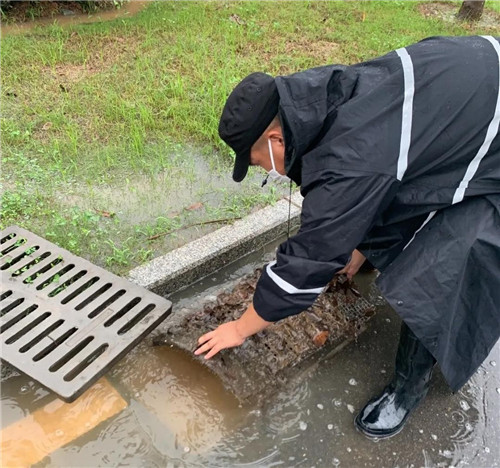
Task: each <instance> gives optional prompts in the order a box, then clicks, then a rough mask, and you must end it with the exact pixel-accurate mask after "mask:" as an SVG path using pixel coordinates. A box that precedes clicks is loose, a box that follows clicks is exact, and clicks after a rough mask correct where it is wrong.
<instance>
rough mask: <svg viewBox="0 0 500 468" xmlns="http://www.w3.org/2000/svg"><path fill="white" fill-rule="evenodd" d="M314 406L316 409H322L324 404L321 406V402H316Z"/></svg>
mask: <svg viewBox="0 0 500 468" xmlns="http://www.w3.org/2000/svg"><path fill="white" fill-rule="evenodd" d="M316 407H317V408H318V409H320V410H322V409H323V408H324V406H323V405H322V404H321V403H318V404H317V405H316Z"/></svg>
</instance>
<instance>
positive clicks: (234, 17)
mask: <svg viewBox="0 0 500 468" xmlns="http://www.w3.org/2000/svg"><path fill="white" fill-rule="evenodd" d="M229 21H232V22H233V23H236V24H239V25H240V26H241V25H243V24H245V22H244V21H243V20H242V19H241V18H240V17H239V16H238V15H237V14H236V13H233V14H232V15H231V16H230V17H229Z"/></svg>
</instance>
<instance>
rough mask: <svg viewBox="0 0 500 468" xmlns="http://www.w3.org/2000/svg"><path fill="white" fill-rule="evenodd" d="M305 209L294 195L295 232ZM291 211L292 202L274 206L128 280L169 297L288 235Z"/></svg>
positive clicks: (148, 265) (149, 265) (139, 269)
mask: <svg viewBox="0 0 500 468" xmlns="http://www.w3.org/2000/svg"><path fill="white" fill-rule="evenodd" d="M301 207H302V196H301V195H300V193H298V192H297V193H295V194H293V195H292V204H291V211H290V218H291V226H292V228H295V227H297V226H298V225H299V220H300V212H301ZM288 209H289V201H288V198H286V199H283V200H280V201H279V202H278V203H276V204H275V205H273V206H268V207H266V208H263V209H261V210H259V211H257V212H255V213H252V214H250V215H248V216H246V217H245V218H243V219H241V220H238V221H236V222H235V223H234V224H232V225H230V226H224V227H222V228H220V229H218V230H217V231H214V232H211V233H210V234H207V235H206V236H203V237H201V238H200V239H196V240H194V241H192V242H189V243H188V244H186V245H183V246H182V247H179V248H178V249H175V250H173V251H171V252H169V253H167V254H166V255H163V256H162V257H158V258H155V259H153V260H151V261H150V262H148V263H145V264H144V265H141V266H139V267H137V268H134V269H133V270H131V271H130V272H129V274H128V279H129V280H130V281H132V282H134V283H136V284H137V285H139V286H142V287H144V288H146V289H149V290H151V291H153V292H155V293H157V294H159V295H161V296H167V295H169V294H171V293H173V292H175V291H178V290H180V289H182V288H185V287H186V286H188V285H189V284H191V283H193V282H195V281H197V280H199V279H201V278H203V277H205V276H207V275H210V274H212V273H213V272H215V271H217V270H219V269H220V268H222V267H223V266H224V265H227V264H228V263H231V262H233V261H235V260H237V259H238V258H240V257H242V256H243V255H246V254H248V253H250V252H253V251H255V250H257V249H259V248H260V247H262V246H264V245H265V244H268V243H269V242H271V241H273V240H275V239H276V238H277V237H279V236H280V235H282V234H284V233H286V230H287V225H288Z"/></svg>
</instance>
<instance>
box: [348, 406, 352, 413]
mask: <svg viewBox="0 0 500 468" xmlns="http://www.w3.org/2000/svg"><path fill="white" fill-rule="evenodd" d="M347 409H348V410H349V412H350V413H354V406H352V405H347Z"/></svg>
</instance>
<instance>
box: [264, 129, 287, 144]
mask: <svg viewBox="0 0 500 468" xmlns="http://www.w3.org/2000/svg"><path fill="white" fill-rule="evenodd" d="M268 138H269V139H271V140H272V141H273V142H276V143H278V144H279V145H280V146H284V145H285V140H284V139H283V134H282V133H281V129H278V128H276V129H273V130H270V131H269V134H268Z"/></svg>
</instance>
